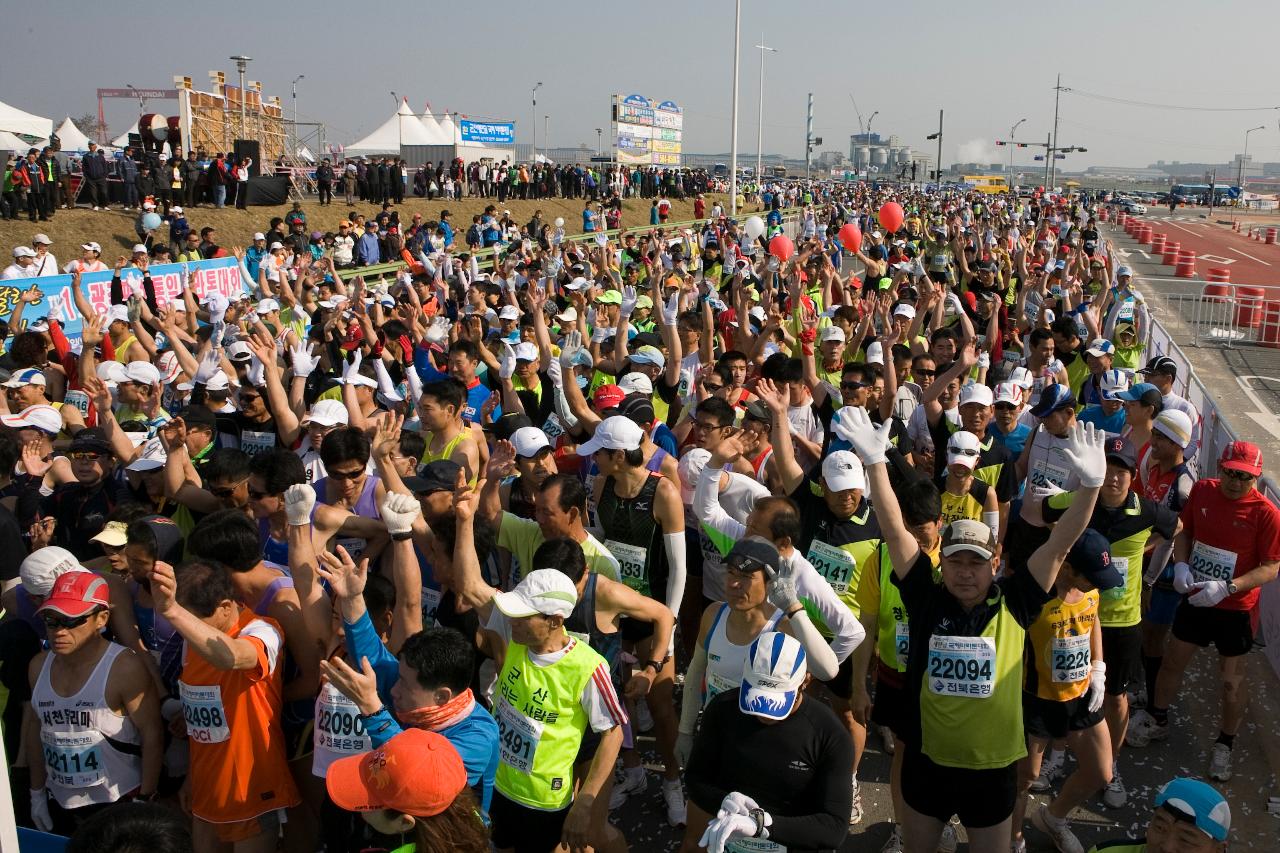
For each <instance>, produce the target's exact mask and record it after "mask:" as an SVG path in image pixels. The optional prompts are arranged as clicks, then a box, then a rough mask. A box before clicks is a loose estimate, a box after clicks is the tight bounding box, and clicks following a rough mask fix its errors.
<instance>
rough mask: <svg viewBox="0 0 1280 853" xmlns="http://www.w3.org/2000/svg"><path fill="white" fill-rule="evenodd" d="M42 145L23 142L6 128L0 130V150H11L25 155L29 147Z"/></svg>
mask: <svg viewBox="0 0 1280 853" xmlns="http://www.w3.org/2000/svg"><path fill="white" fill-rule="evenodd" d="M43 147H44V146H43V145H34V146H33V145H32V144H31V143H29V142H23V141H22V140H21V139H19V138H18V137H16V136H14V135H13V134H12V133H10V132H9V131H7V130H0V151H11V152H13V153H14V154H17V155H19V156H25V155H26V153H27V150H28V149H30V148H43Z"/></svg>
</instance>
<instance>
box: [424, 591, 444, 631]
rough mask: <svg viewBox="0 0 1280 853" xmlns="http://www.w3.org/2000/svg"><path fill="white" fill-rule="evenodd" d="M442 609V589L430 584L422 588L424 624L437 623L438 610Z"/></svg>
mask: <svg viewBox="0 0 1280 853" xmlns="http://www.w3.org/2000/svg"><path fill="white" fill-rule="evenodd" d="M439 609H440V590H438V589H432V588H431V587H429V586H424V587H423V588H422V624H423V625H427V626H431V625H434V624H436V611H437V610H439Z"/></svg>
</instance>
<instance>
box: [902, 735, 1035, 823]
mask: <svg viewBox="0 0 1280 853" xmlns="http://www.w3.org/2000/svg"><path fill="white" fill-rule="evenodd" d="M902 797H903V799H904V800H906V802H907V805H909V806H911V808H913V809H915V810H916V811H918V812H920V813H921V814H923V815H928V816H929V817H931V818H934V819H935V820H940V821H942V822H943V823H946V822H947V821H949V820H951V816H952V815H956V816H958V817H959V818H960V823H962V824H963V825H964V826H965V827H967V828H969V829H982V828H983V827H986V826H995V825H997V824H999V823H1001V822H1003V821H1005V820H1008V818H1009V816H1010V815H1012V814H1013V804H1014V801H1015V800H1016V799H1017V797H1018V762H1016V761H1015V762H1013V763H1012V764H1010V765H1008V766H1006V767H997V768H995V769H994V770H967V769H962V768H959V767H944V766H942V765H941V764H935V763H934V762H933V761H931V760H930V759H929V757H928V756H927V755H924V754H923V753H922V752H920V750H919V747H916V746H908V747H907V750H906V754H905V756H904V757H903V763H902Z"/></svg>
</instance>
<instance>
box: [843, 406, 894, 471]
mask: <svg viewBox="0 0 1280 853" xmlns="http://www.w3.org/2000/svg"><path fill="white" fill-rule="evenodd" d="M832 426H833V428H834V429H835V433H836V435H838V436H839V437H840V438H843V439H844V440H845V441H847V442H849V443H850V444H852V445H853V449H854V452H856V453H857V454H858V458H859V459H861V460H862V464H863V465H878V464H880V463H881V462H883V461H884V457H885V454H886V453H887V452H888V450H889V430H890V429H891V428H892V426H893V419H892V418H888V419H886V420H885V422H884V423H883V424H881V425H880V427H879V428H877V427H876V425H875V424H873V423H872V422H871V416H870V415H868V414H867V410H866V409H864V408H862V407H861V406H845V407H844V408H842V409H840V411H839V412H837V413H836V417H835V418H834V419H833V421H832Z"/></svg>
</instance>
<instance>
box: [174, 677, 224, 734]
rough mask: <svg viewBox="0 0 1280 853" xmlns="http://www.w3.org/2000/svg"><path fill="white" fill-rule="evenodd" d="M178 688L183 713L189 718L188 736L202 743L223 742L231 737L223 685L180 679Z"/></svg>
mask: <svg viewBox="0 0 1280 853" xmlns="http://www.w3.org/2000/svg"><path fill="white" fill-rule="evenodd" d="M178 688H179V690H180V692H181V694H182V713H183V716H184V717H186V720H187V737H189V738H191V739H192V740H194V741H199V742H200V743H222V742H223V741H225V740H227V739H228V738H229V737H231V729H229V728H228V727H227V712H226V710H225V709H224V708H223V707H222V688H221V687H219V686H218V685H216V684H209V685H204V684H200V685H193V684H184V683H182V682H181V681H180V682H178Z"/></svg>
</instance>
